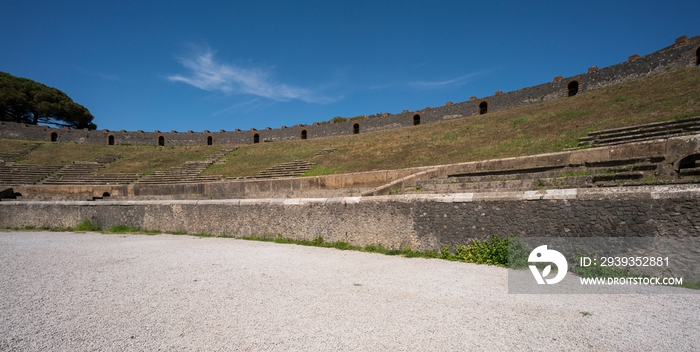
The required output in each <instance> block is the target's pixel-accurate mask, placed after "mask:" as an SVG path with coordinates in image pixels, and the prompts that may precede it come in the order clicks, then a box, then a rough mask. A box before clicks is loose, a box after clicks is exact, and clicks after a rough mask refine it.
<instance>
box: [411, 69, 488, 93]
mask: <svg viewBox="0 0 700 352" xmlns="http://www.w3.org/2000/svg"><path fill="white" fill-rule="evenodd" d="M486 72H487V71H479V72H474V73H470V74H468V75H464V76H461V77H457V78H453V79H449V80H446V81H432V82H426V81H416V82H409V85H410V86H411V87H413V88H418V89H438V88H443V87H459V86H461V85H464V84H466V83H469V82H471V81H473V80H474V78H475V77H477V76H480V75H482V74H484V73H486Z"/></svg>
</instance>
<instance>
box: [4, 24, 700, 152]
mask: <svg viewBox="0 0 700 352" xmlns="http://www.w3.org/2000/svg"><path fill="white" fill-rule="evenodd" d="M699 47H700V36H696V37H693V38H687V37H680V38H678V39H677V40H676V43H675V44H674V45H672V46H669V47H667V48H664V49H661V50H659V51H656V52H654V53H651V54H649V55H646V56H641V57H640V56H639V55H632V56H630V58H629V59H628V61H627V62H623V63H619V64H616V65H613V66H609V67H605V68H601V69H598V68H597V67H591V68H589V70H588V72H586V73H582V74H579V75H575V76H572V77H568V78H562V77H556V78H555V79H554V81H553V82H549V83H544V84H540V85H537V86H533V87H527V88H523V89H520V90H516V91H512V92H507V93H502V92H500V91H499V92H496V93H495V94H494V95H492V96H489V97H484V98H476V97H471V98H470V99H469V100H468V101H464V102H460V103H456V104H451V103H450V104H446V105H445V106H441V107H436V108H425V109H423V110H420V111H407V110H406V111H404V112H402V113H399V114H388V116H382V117H374V118H368V119H363V120H358V121H348V122H342V123H324V124H318V123H314V124H313V125H311V126H308V125H295V126H293V127H285V126H283V127H281V128H278V129H272V128H266V129H264V130H255V129H252V128H251V129H250V130H247V131H241V130H235V131H224V130H220V131H218V132H210V131H203V132H192V131H187V132H177V131H170V132H161V131H154V132H144V131H136V132H127V131H108V130H96V131H89V130H87V129H83V130H71V129H68V128H62V129H53V128H49V127H46V126H34V125H24V124H16V123H11V122H2V123H0V138H10V139H24V140H38V141H41V140H45V141H51V140H52V135H53V136H54V137H55V140H56V141H59V142H74V143H84V144H108V143H109V141H110V136H111V137H112V138H113V142H114V144H137V145H158V144H159V139H160V138H162V140H163V144H164V145H206V144H208V138H210V137H211V142H212V144H250V143H253V142H254V136H255V135H257V136H258V141H259V142H260V143H264V142H271V141H283V140H299V139H301V138H302V137H301V136H302V131H306V135H307V138H319V137H328V136H343V135H351V134H353V133H354V132H355V129H354V125H355V124H357V125H358V127H359V133H365V132H371V131H380V130H387V129H393V128H399V127H407V126H411V125H413V124H414V117H415V116H418V119H419V122H420V123H421V124H426V123H434V122H439V121H444V120H450V119H455V118H464V117H468V116H473V115H476V114H479V113H480V108H479V105H480V104H482V103H486V104H487V111H488V112H494V111H500V110H506V109H510V108H514V107H519V106H525V105H529V104H535V103H540V102H545V101H549V100H553V99H558V98H562V97H566V96H568V94H569V90H568V86H569V84H570V83H571V82H576V83H577V84H578V93H585V92H587V91H590V90H595V89H600V88H604V87H607V86H611V85H615V84H620V83H623V82H627V81H630V80H635V79H639V78H642V77H646V76H650V75H654V74H659V73H664V72H667V71H671V70H678V69H681V68H684V67H692V66H697V64H698V62H700V59H699V58H698V56H700V54H699V53H698V50H699V49H698V48H699Z"/></svg>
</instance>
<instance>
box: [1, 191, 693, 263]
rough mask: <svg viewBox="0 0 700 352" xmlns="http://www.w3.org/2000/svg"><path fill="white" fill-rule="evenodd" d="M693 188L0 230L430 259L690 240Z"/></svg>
mask: <svg viewBox="0 0 700 352" xmlns="http://www.w3.org/2000/svg"><path fill="white" fill-rule="evenodd" d="M699 206H700V185H676V186H644V187H624V188H604V189H601V188H593V189H556V190H541V191H525V192H488V193H458V194H444V195H421V194H415V195H396V196H376V197H339V198H268V199H220V200H218V199H211V200H167V201H163V200H143V201H109V200H102V201H2V202H0V227H4V228H24V227H27V226H33V227H42V226H48V227H68V226H75V225H76V224H78V223H80V222H81V221H83V220H90V221H92V222H93V223H96V224H98V225H99V226H101V227H102V228H109V227H112V226H115V225H127V226H133V227H139V228H141V229H144V230H160V231H164V232H168V231H181V232H187V233H208V234H214V235H230V236H233V237H244V236H282V237H285V238H293V239H313V238H315V237H319V236H320V237H323V239H324V240H326V241H333V242H335V241H343V242H348V243H350V244H353V245H359V246H365V245H368V244H381V245H383V246H385V247H388V248H395V249H398V248H406V247H411V248H413V249H416V250H438V249H440V248H441V247H442V246H451V247H452V248H454V247H455V246H456V245H459V244H464V243H466V242H468V241H469V240H470V239H485V238H488V237H490V236H492V235H500V236H508V235H511V234H513V235H521V236H527V237H550V236H554V237H558V236H573V237H595V236H643V237H653V236H690V237H700V217H698V216H697V209H698V208H699Z"/></svg>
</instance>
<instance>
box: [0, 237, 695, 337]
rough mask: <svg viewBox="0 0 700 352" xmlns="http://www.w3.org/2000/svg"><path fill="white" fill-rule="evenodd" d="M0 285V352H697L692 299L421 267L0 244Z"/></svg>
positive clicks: (227, 248) (120, 244) (199, 241)
mask: <svg viewBox="0 0 700 352" xmlns="http://www.w3.org/2000/svg"><path fill="white" fill-rule="evenodd" d="M0 272H1V273H2V276H1V277H2V280H1V282H0V350H2V351H15V350H19V351H45V350H50V351H93V350H100V351H124V350H125V351H158V350H160V351H180V350H182V351H232V350H235V351H246V350H247V351H261V350H278V351H289V350H310V351H319V350H323V351H336V350H363V351H368V350H391V351H395V350H412V351H447V350H460V351H469V350H517V351H520V350H543V351H544V350H546V351H554V350H559V351H570V350H592V349H595V350H606V351H608V350H628V351H641V350H648V351H651V350H665V351H682V350H687V351H698V350H700V330H699V327H700V294H697V293H692V294H650V295H598V294H588V295H572V294H569V295H514V294H510V295H509V294H508V293H507V270H506V269H503V268H498V267H492V266H486V265H474V264H465V263H458V262H449V261H444V260H437V259H417V258H404V257H393V256H386V255H381V254H371V253H362V252H353V251H339V250H335V249H326V248H316V247H304V246H298V245H283V244H275V243H264V242H254V241H243V240H235V239H228V238H198V237H192V236H173V235H157V236H146V235H105V234H97V233H60V232H0ZM671 289H674V290H685V289H682V288H671ZM583 312H587V313H590V314H584V313H583Z"/></svg>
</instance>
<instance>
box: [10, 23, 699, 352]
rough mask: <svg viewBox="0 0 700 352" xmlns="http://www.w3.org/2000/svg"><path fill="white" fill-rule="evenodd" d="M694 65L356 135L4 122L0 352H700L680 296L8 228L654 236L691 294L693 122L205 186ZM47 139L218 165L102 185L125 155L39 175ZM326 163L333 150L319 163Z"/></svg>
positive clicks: (500, 100)
mask: <svg viewBox="0 0 700 352" xmlns="http://www.w3.org/2000/svg"><path fill="white" fill-rule="evenodd" d="M699 65H700V37H693V38H688V37H685V36H684V37H680V38H678V39H677V40H676V42H675V43H674V44H673V45H671V46H669V47H667V48H663V49H661V50H659V51H657V52H654V53H651V54H649V55H646V56H639V55H632V56H630V57H629V59H628V60H627V61H626V62H623V63H620V64H617V65H613V66H610V67H604V68H598V67H595V66H594V67H591V68H589V69H588V71H587V72H586V73H582V74H580V75H576V76H573V77H568V78H563V77H555V78H554V80H553V81H552V82H549V83H544V84H541V85H538V86H534V87H527V88H523V89H521V90H517V91H513V92H501V91H498V92H495V94H494V95H493V96H490V97H484V98H477V97H471V98H469V99H468V100H466V101H464V102H459V103H451V102H448V103H447V104H445V105H444V106H441V107H436V108H425V109H423V110H420V111H404V112H402V113H400V114H394V115H391V114H386V115H385V116H374V117H368V118H363V119H348V120H347V121H344V122H336V123H316V124H313V125H310V126H307V125H295V126H292V127H285V126H282V127H281V128H278V129H272V128H268V129H265V130H260V131H257V130H254V129H251V130H248V131H241V130H236V131H223V130H222V131H219V132H210V131H203V132H193V131H187V132H177V131H171V132H169V133H164V132H160V131H153V132H144V131H136V132H127V131H108V130H100V131H88V130H70V129H52V128H49V127H45V126H28V125H20V124H13V123H8V122H4V123H1V124H0V142H2V140H21V141H26V142H23V143H24V144H22V147H21V148H14V149H12V150H2V151H0V228H6V229H15V230H16V231H15V232H6V233H3V236H0V268H2V273H3V277H4V278H5V279H4V280H2V283H0V292H2V293H3V294H2V296H3V298H2V299H0V332H2V335H3V338H1V339H0V350H6V349H7V350H15V349H17V350H47V349H48V350H156V349H165V350H248V349H252V350H290V349H292V350H294V349H303V350H309V349H310V350H339V349H341V350H346V349H359V350H426V349H428V350H430V349H432V350H448V349H450V350H502V349H515V350H521V349H542V350H549V349H556V350H590V349H603V350H697V349H698V348H699V347H700V335H698V333H697V325H698V324H700V321H699V320H698V317H699V316H700V315H698V314H697V312H698V309H699V307H700V302H699V301H698V299H697V297H698V296H697V294H694V293H697V292H699V291H697V290H689V289H686V288H678V287H663V288H658V287H652V288H642V290H641V291H634V292H635V293H649V294H637V295H615V294H609V293H621V292H618V291H606V290H604V289H601V290H597V289H596V290H594V291H590V292H586V293H601V294H603V295H575V294H559V295H544V296H543V295H510V294H508V293H509V292H510V293H523V292H511V291H512V290H511V288H510V287H511V286H510V285H511V282H510V281H509V280H511V278H510V276H509V275H510V274H508V273H507V272H506V269H503V268H496V267H492V266H483V265H482V266H477V265H473V264H465V263H453V262H449V261H441V260H429V259H410V258H402V257H390V256H379V255H374V254H370V253H361V252H342V254H339V253H341V252H336V251H331V250H327V249H322V248H313V247H301V246H279V245H276V244H271V243H261V242H252V241H237V240H232V239H228V238H206V239H203V238H202V237H190V236H171V235H161V236H153V237H151V236H127V235H123V236H121V235H120V236H117V235H111V236H106V235H100V234H92V233H88V234H75V233H56V232H54V233H49V232H30V233H25V232H17V230H22V229H33V230H36V229H42V228H43V229H53V230H56V229H66V228H69V227H75V226H76V225H77V224H79V223H81V222H85V221H89V223H91V224H95V225H97V226H99V227H101V228H103V229H106V228H110V227H115V226H125V227H127V228H132V229H133V228H138V229H141V230H151V231H153V230H154V231H161V232H164V233H171V234H172V233H175V234H207V235H214V236H221V237H235V238H244V237H246V238H248V237H278V238H285V239H291V240H311V239H314V238H322V239H323V241H325V242H342V243H347V244H349V245H352V246H359V247H363V246H380V247H382V248H387V249H397V250H406V249H410V250H412V251H440V250H447V251H454V250H455V249H456V248H457V246H459V245H463V244H465V243H468V242H469V241H470V240H473V239H488V238H490V237H491V236H492V235H498V236H509V235H517V236H521V237H522V238H532V237H536V238H551V239H563V240H567V239H577V238H597V239H601V238H602V239H613V240H620V241H622V240H632V239H647V240H651V241H652V242H653V243H655V249H657V250H660V251H662V252H663V251H666V252H664V253H666V255H669V256H672V257H673V258H674V262H673V263H674V267H673V270H672V271H669V270H666V271H663V272H658V273H657V272H654V274H655V275H656V274H658V275H661V274H673V275H683V276H684V277H685V278H686V280H688V281H691V282H692V281H694V282H700V273H699V272H698V269H699V266H698V259H697V258H698V257H699V255H700V246H698V245H697V241H696V240H697V239H698V238H700V217H698V208H699V206H700V187H699V186H698V183H700V116H683V117H682V118H666V119H664V121H661V122H654V123H645V124H634V125H629V126H625V127H620V128H614V129H606V130H599V131H591V132H588V133H587V135H585V136H578V137H579V138H578V145H577V146H571V147H569V148H565V150H560V151H556V152H550V153H545V154H537V155H528V156H520V157H510V158H500V159H490V160H479V161H470V162H460V163H453V164H444V165H428V166H416V167H410V168H400V169H394V170H374V171H364V172H355V173H339V174H327V175H322V176H304V175H305V173H306V172H308V170H310V169H312V168H313V166H314V163H313V160H311V158H310V160H286V161H284V162H282V163H279V164H278V165H276V166H273V167H269V168H267V169H264V170H262V171H260V172H259V173H258V174H257V175H248V176H247V177H224V176H217V175H212V174H210V173H203V172H204V171H205V170H207V169H209V168H211V167H213V166H215V165H218V164H221V163H223V162H235V158H232V157H231V155H233V154H232V153H235V151H236V150H237V148H242V147H243V146H245V145H247V144H256V143H260V144H261V145H265V144H269V143H275V142H278V143H280V142H282V141H294V140H298V143H308V141H304V140H307V139H309V140H311V139H317V138H319V139H320V138H340V136H346V137H343V138H355V137H354V136H353V135H356V134H361V135H365V134H368V133H373V132H377V131H385V132H386V131H404V130H406V129H410V128H415V127H412V126H416V125H426V124H440V123H449V121H454V120H460V119H462V120H464V121H467V122H468V121H469V119H470V118H471V117H475V116H480V115H489V114H492V113H495V112H499V111H507V110H509V109H513V108H518V107H523V106H530V105H534V104H542V103H544V102H550V101H557V100H562V99H570V97H572V96H575V95H585V94H593V93H594V92H595V91H597V90H601V89H606V88H609V87H613V86H616V85H621V84H624V83H625V82H633V81H636V80H640V79H644V78H645V77H653V76H659V75H664V74H668V73H669V72H676V71H682V70H694V71H692V72H693V74H697V73H696V72H697V70H699V69H700V68H699V67H697V66H699ZM688 72H691V71H688ZM691 104H697V100H694V102H691ZM694 107H696V106H694ZM265 142H267V143H265ZM55 143H58V144H60V143H78V144H87V145H104V146H105V148H113V147H109V146H111V145H151V146H153V147H152V148H154V149H156V148H160V147H158V146H161V147H163V148H168V147H170V146H198V145H202V146H206V145H213V146H218V147H220V148H219V149H216V151H215V152H212V153H209V154H208V155H206V156H205V157H203V158H199V159H198V160H191V161H187V162H184V163H182V164H181V165H176V166H173V167H170V168H165V169H162V170H156V171H154V172H149V173H142V172H132V173H129V172H112V171H110V170H111V169H110V165H112V164H114V163H116V162H118V160H120V158H122V156H121V155H119V154H118V153H113V152H111V153H103V154H100V155H97V156H95V157H94V158H93V159H91V160H76V161H72V162H67V163H63V164H61V165H39V164H32V163H31V160H32V155H35V154H34V153H38V151H41V150H42V148H46V146H47V145H56V144H55ZM285 143H286V142H285ZM15 145H16V144H15ZM212 148H213V147H212ZM560 149H561V148H560ZM212 150H213V149H212ZM330 153H338V152H337V151H335V150H333V149H327V148H319V149H318V150H316V151H314V154H313V157H318V158H323V157H324V156H326V155H329V154H330ZM105 170H107V172H106V171H105ZM57 238H60V239H61V240H60V241H57V240H56V239H57ZM669 239H670V240H671V241H672V242H671V244H670V245H664V243H666V244H668V240H669ZM693 241H694V242H693ZM616 243H618V244H617V246H618V247H620V245H619V243H623V242H616ZM621 250H622V251H623V252H624V250H627V249H625V248H622V249H621ZM533 253H534V252H533ZM557 265H558V264H557ZM533 270H534V269H533ZM545 270H546V271H547V270H548V269H545ZM533 273H534V272H533ZM526 274H527V275H529V272H526ZM544 276H546V274H545V275H544ZM529 279H532V277H531V276H529ZM567 280H569V281H572V280H574V278H571V277H568V278H567ZM657 289H658V290H657ZM509 290H511V291H509ZM550 293H551V292H550ZM559 293H577V292H575V291H571V292H559ZM622 293H629V292H622ZM662 294H663V295H662ZM535 323H536V324H535Z"/></svg>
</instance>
